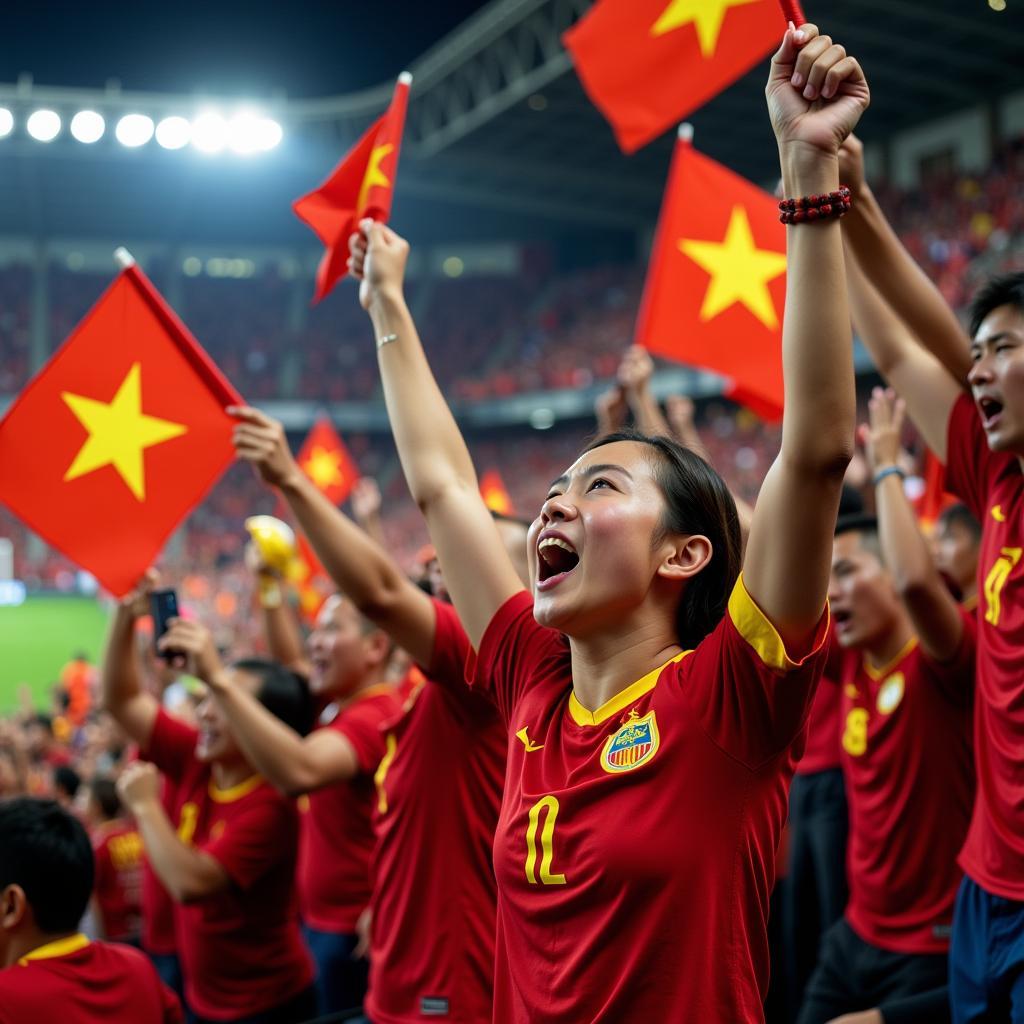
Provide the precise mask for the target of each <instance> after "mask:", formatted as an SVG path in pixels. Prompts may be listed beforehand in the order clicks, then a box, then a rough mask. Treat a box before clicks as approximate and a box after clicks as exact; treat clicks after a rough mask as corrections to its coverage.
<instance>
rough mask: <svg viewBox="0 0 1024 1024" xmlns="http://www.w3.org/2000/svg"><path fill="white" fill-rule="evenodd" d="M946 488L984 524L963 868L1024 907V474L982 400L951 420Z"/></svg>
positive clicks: (962, 405) (959, 405)
mask: <svg viewBox="0 0 1024 1024" xmlns="http://www.w3.org/2000/svg"><path fill="white" fill-rule="evenodd" d="M946 486H947V487H948V488H949V490H950V491H952V492H953V493H954V494H956V495H957V496H958V497H960V498H962V499H963V501H964V503H965V504H966V505H967V507H968V508H969V509H970V510H971V511H972V512H973V513H974V515H975V516H976V517H977V519H978V521H979V522H980V523H981V525H982V534H981V551H980V557H979V559H978V594H979V597H980V601H979V605H978V660H977V669H976V673H977V674H976V679H977V686H976V688H977V693H976V697H975V709H974V759H975V760H974V763H975V771H976V773H977V778H978V790H977V795H976V797H975V801H974V813H973V815H972V816H971V826H970V829H969V830H968V833H967V841H966V842H965V843H964V848H963V850H962V851H961V853H960V865H961V867H962V868H963V869H964V871H966V872H967V874H968V875H970V876H971V878H973V879H974V881H975V882H977V883H978V884H979V885H980V886H981V887H982V888H984V889H985V890H987V891H988V892H990V893H993V894H994V895H996V896H1002V897H1004V898H1005V899H1011V900H1024V771H1022V770H1021V751H1022V750H1024V566H1022V565H1021V553H1022V552H1024V475H1022V474H1021V467H1020V463H1019V462H1018V461H1017V457H1016V456H1015V455H1011V454H1009V453H1005V452H1003V453H999V452H993V451H991V450H990V449H989V447H988V442H987V441H986V439H985V432H984V430H983V429H982V426H981V422H980V420H979V419H978V412H977V409H976V408H975V406H974V403H973V402H972V401H971V400H970V399H969V398H968V397H967V396H966V395H963V396H961V397H960V398H958V399H957V401H956V404H955V405H954V406H953V411H952V413H951V414H950V417H949V439H948V456H947V465H946Z"/></svg>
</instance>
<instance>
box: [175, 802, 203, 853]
mask: <svg viewBox="0 0 1024 1024" xmlns="http://www.w3.org/2000/svg"><path fill="white" fill-rule="evenodd" d="M198 820H199V808H198V807H197V806H196V805H195V804H194V803H192V802H191V801H190V802H189V803H187V804H182V805H181V820H180V821H179V822H178V838H179V839H180V840H181V841H182V842H183V843H184V844H185V845H186V846H190V845H191V844H192V837H193V836H194V835H195V834H196V822H197V821H198Z"/></svg>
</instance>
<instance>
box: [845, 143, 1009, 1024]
mask: <svg viewBox="0 0 1024 1024" xmlns="http://www.w3.org/2000/svg"><path fill="white" fill-rule="evenodd" d="M846 163H847V167H848V170H849V173H847V174H846V175H845V176H846V178H847V180H848V182H849V183H850V187H851V189H852V190H853V193H854V204H853V213H852V215H851V216H850V217H849V218H847V221H848V223H847V224H846V225H845V233H846V236H847V240H848V243H849V252H850V254H851V260H850V263H849V264H848V266H851V267H853V268H854V269H855V270H856V272H857V273H859V274H860V275H862V276H863V277H865V278H866V279H868V280H869V281H870V282H871V283H872V284H873V285H874V287H875V288H876V289H877V290H878V292H879V293H880V294H881V295H882V297H883V298H884V299H885V300H886V301H887V302H888V304H889V305H890V306H891V308H892V310H893V312H894V313H895V314H896V315H897V317H898V318H899V319H900V320H902V321H903V322H904V323H905V325H906V327H905V329H903V330H901V331H896V332H894V331H893V330H891V329H889V328H885V327H883V329H881V330H879V331H876V332H872V336H867V337H865V339H864V340H865V344H866V345H867V346H868V348H869V350H870V352H871V355H872V357H873V358H874V360H875V363H876V365H877V366H878V369H879V371H880V372H881V373H882V375H883V376H884V377H885V378H886V379H887V380H888V381H889V382H890V383H891V384H892V386H893V387H894V388H895V389H896V391H897V392H898V393H899V395H900V396H901V397H902V398H903V399H904V400H905V401H906V404H907V409H908V411H909V413H910V416H911V418H912V419H913V421H914V424H915V426H916V427H917V428H918V430H919V431H920V432H921V434H922V435H923V437H924V439H925V441H926V442H927V444H928V447H929V448H930V449H931V450H932V452H934V454H935V456H936V457H937V458H938V459H939V461H940V462H943V463H945V465H946V487H947V489H948V490H950V491H951V492H952V493H954V494H956V495H957V496H958V497H959V498H961V499H962V500H963V502H964V503H965V504H966V505H967V507H968V509H969V510H970V511H971V513H972V514H973V515H974V517H975V518H976V519H977V520H978V521H979V522H980V523H981V527H982V539H981V549H980V559H979V562H978V576H977V592H978V596H979V605H978V640H977V644H978V655H977V668H976V696H975V714H974V730H975V742H974V756H975V771H976V775H977V791H976V795H975V802H974V810H973V814H972V817H971V824H970V828H969V830H968V833H967V839H966V842H965V844H964V848H963V850H962V852H961V855H960V865H961V867H962V868H963V869H964V873H965V874H966V876H967V877H966V878H965V879H964V881H963V883H962V885H961V888H960V893H959V895H958V897H957V907H956V913H955V915H954V920H953V938H952V943H951V948H950V975H949V985H950V1002H951V1005H952V1010H953V1019H954V1021H955V1022H957V1024H960V1022H967V1021H975V1020H983V1019H987V1017H988V1015H992V1016H993V1017H994V1018H995V1019H1000V1020H1003V1019H1006V1018H1007V1017H1008V1016H1009V1015H1010V1013H1011V1008H1012V1012H1013V1013H1014V1014H1015V1015H1016V1017H1021V1015H1022V1014H1024V778H1022V775H1021V770H1020V755H1019V751H1020V750H1022V749H1024V653H1022V651H1024V568H1022V566H1021V558H1020V552H1021V551H1022V550H1024V525H1022V515H1024V473H1022V464H1024V275H1021V274H1010V275H1007V276H1005V277H1000V278H995V279H993V280H992V281H990V282H989V283H988V284H987V285H985V286H984V287H983V288H982V289H981V291H980V292H979V293H978V295H977V296H976V297H975V299H974V301H973V303H972V305H971V309H970V316H969V321H970V324H969V327H970V338H971V341H970V342H968V339H967V338H965V336H964V332H963V330H962V328H961V327H960V324H959V322H958V321H957V318H956V316H955V315H954V313H953V312H952V311H951V310H950V309H949V307H948V306H947V305H946V303H945V301H944V299H943V298H942V296H941V294H940V293H939V292H938V290H937V289H936V288H935V287H934V286H933V285H932V284H931V282H930V281H928V279H927V278H926V277H925V276H924V274H923V273H922V272H921V270H920V268H919V267H917V266H916V265H915V264H914V261H913V259H912V258H911V257H910V255H909V254H908V253H907V252H906V250H905V249H904V248H903V247H902V246H901V244H900V242H899V240H898V239H897V237H896V235H895V233H894V232H893V231H892V229H891V227H890V226H889V224H888V223H887V221H886V220H885V217H884V215H883V214H882V211H881V209H880V207H879V205H878V202H877V200H875V198H874V197H873V195H872V194H871V190H870V188H869V187H868V186H867V184H866V183H865V182H864V173H863V159H862V152H861V149H860V146H859V144H857V143H851V144H850V146H849V147H848V152H847V154H846ZM965 384H967V385H969V386H970V389H971V393H972V397H973V399H974V401H973V402H972V401H971V400H970V398H968V397H967V396H966V395H965V394H964V392H963V389H964V385H965Z"/></svg>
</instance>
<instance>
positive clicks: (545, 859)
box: [526, 796, 565, 885]
mask: <svg viewBox="0 0 1024 1024" xmlns="http://www.w3.org/2000/svg"><path fill="white" fill-rule="evenodd" d="M545 810H546V811H547V815H546V817H545V818H544V827H543V828H542V829H541V833H540V884H541V885H565V875H558V874H554V873H553V872H552V871H551V861H552V860H553V859H554V849H553V846H554V839H555V819H556V818H557V817H558V800H557V799H556V798H555V797H553V796H543V797H541V798H540V799H539V800H538V801H537V802H536V803H535V804H534V805H533V806H532V807H531V808H530V824H529V827H528V828H527V829H526V880H527V881H528V882H529V883H530V885H536V884H537V875H536V867H537V829H538V828H539V827H540V813H541V811H545Z"/></svg>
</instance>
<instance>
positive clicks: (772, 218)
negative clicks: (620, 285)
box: [636, 139, 786, 420]
mask: <svg viewBox="0 0 1024 1024" xmlns="http://www.w3.org/2000/svg"><path fill="white" fill-rule="evenodd" d="M785 272H786V229H785V227H784V226H783V225H782V224H781V223H780V222H779V210H778V203H777V201H776V200H775V199H773V198H772V197H771V196H770V195H768V193H767V192H763V191H762V190H761V189H759V188H757V187H756V186H755V185H752V184H751V183H750V182H749V181H747V180H746V179H744V178H741V177H739V176H738V175H736V174H733V172H732V171H730V170H729V169H728V168H726V167H723V166H722V165H721V164H719V163H716V162H715V161H714V160H711V159H709V158H708V157H706V156H703V155H701V154H700V153H698V152H696V150H694V148H693V146H692V145H691V144H690V143H689V141H684V140H683V139H680V140H679V141H678V142H677V144H676V151H675V155H674V156H673V158H672V167H671V170H670V171H669V179H668V185H667V186H666V188H665V196H664V199H663V200H662V206H661V216H660V218H659V220H658V231H657V234H656V235H655V239H654V246H653V249H652V252H651V260H650V265H649V267H648V270H647V281H646V283H645V285H644V294H643V299H642V301H641V304H640V315H639V317H638V318H637V325H636V343H637V344H638V345H643V346H644V347H645V348H647V349H649V350H650V351H651V352H653V353H655V354H657V355H659V356H665V357H666V358H668V359H673V360H675V361H676V362H680V363H687V364H689V365H691V366H699V367H703V368H705V369H708V370H714V371H715V372H716V373H720V374H722V375H723V376H725V377H727V378H729V381H730V384H729V386H728V388H727V391H726V394H727V395H729V397H731V398H734V399H735V400H736V401H739V402H742V403H743V404H745V405H747V406H749V407H750V408H752V409H753V410H754V411H755V412H756V413H758V414H759V415H760V416H762V417H763V418H764V419H766V420H777V419H779V418H780V417H781V416H782V309H783V303H784V300H785V293H786V273H785Z"/></svg>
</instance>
